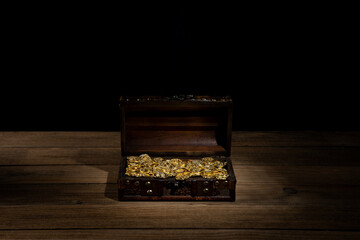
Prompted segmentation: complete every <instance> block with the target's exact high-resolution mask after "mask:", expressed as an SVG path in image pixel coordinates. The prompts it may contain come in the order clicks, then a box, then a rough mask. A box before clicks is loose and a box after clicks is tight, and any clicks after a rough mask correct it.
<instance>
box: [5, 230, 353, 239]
mask: <svg viewBox="0 0 360 240" xmlns="http://www.w3.org/2000/svg"><path fill="white" fill-rule="evenodd" d="M0 238H1V239H4V240H7V239H9V240H10V239H54V240H57V239H58V240H60V239H61V240H62V239H85V238H86V239H119V240H122V239H124V240H128V239H131V240H143V239H159V240H178V239H184V240H194V239H196V240H197V239H199V240H202V239H204V240H218V239H226V240H235V239H240V240H241V239H244V240H286V239H292V240H312V239H319V240H322V239H323V240H329V239H332V240H351V239H359V238H360V232H343V231H301V230H300V231H291V230H251V229H248V230H244V229H138V230H137V229H91V230H16V231H14V230H7V231H0Z"/></svg>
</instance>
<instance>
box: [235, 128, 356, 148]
mask: <svg viewBox="0 0 360 240" xmlns="http://www.w3.org/2000/svg"><path fill="white" fill-rule="evenodd" d="M232 143H233V146H252V147H259V146H266V147H269V146H271V147H284V146H286V147H291V146H295V147H304V146H306V147H310V146H321V147H359V146H360V132H356V131H352V132H350V131H348V132H344V131H342V132H321V131H280V132H279V131H278V132H276V131H273V132H270V131H269V132H261V131H258V132H241V131H238V132H236V133H235V134H233V139H232Z"/></svg>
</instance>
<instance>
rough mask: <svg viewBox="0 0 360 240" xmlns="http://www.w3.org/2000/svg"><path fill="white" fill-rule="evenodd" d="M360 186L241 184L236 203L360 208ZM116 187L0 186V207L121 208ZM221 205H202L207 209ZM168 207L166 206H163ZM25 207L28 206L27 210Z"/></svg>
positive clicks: (87, 185) (104, 185) (238, 187)
mask: <svg viewBox="0 0 360 240" xmlns="http://www.w3.org/2000/svg"><path fill="white" fill-rule="evenodd" d="M359 202H360V186H333V187H331V188H330V187H323V186H302V185H283V184H238V185H237V187H236V203H237V204H246V205H279V206H281V205H285V206H287V205H292V206H324V205H331V206H338V207H341V206H350V205H355V206H357V205H359ZM118 204H119V202H118V201H117V185H116V184H115V183H111V184H14V185H0V205H2V206H14V205H118ZM222 204H223V203H222V202H201V205H202V206H204V205H206V206H213V205H222ZM163 206H164V207H165V206H166V202H164V203H163ZM24 207H26V206H24Z"/></svg>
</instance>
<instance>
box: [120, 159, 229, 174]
mask: <svg viewBox="0 0 360 240" xmlns="http://www.w3.org/2000/svg"><path fill="white" fill-rule="evenodd" d="M225 165H226V162H221V161H217V160H215V159H214V158H211V157H204V158H202V159H193V160H181V159H178V158H173V159H166V160H165V159H163V158H161V157H156V158H151V157H150V156H149V155H148V154H142V155H140V156H138V157H137V156H129V157H127V168H126V172H125V174H126V175H128V176H132V177H153V178H168V177H175V179H176V180H186V179H188V178H190V177H196V176H201V177H203V178H216V179H220V180H225V179H227V178H228V177H229V174H228V172H227V170H226V169H225V168H223V167H224V166H225Z"/></svg>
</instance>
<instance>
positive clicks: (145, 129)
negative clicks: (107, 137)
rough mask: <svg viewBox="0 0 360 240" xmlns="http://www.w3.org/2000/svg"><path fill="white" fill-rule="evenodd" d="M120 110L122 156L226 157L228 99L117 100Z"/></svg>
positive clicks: (229, 119) (229, 120) (229, 125)
mask: <svg viewBox="0 0 360 240" xmlns="http://www.w3.org/2000/svg"><path fill="white" fill-rule="evenodd" d="M120 109H121V153H122V155H123V156H129V155H139V154H143V153H147V154H150V155H156V156H161V155H169V156H176V155H179V156H214V155H220V156H230V152H231V130H232V100H231V98H230V97H208V96H192V95H187V96H173V97H159V96H143V97H121V98H120Z"/></svg>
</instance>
